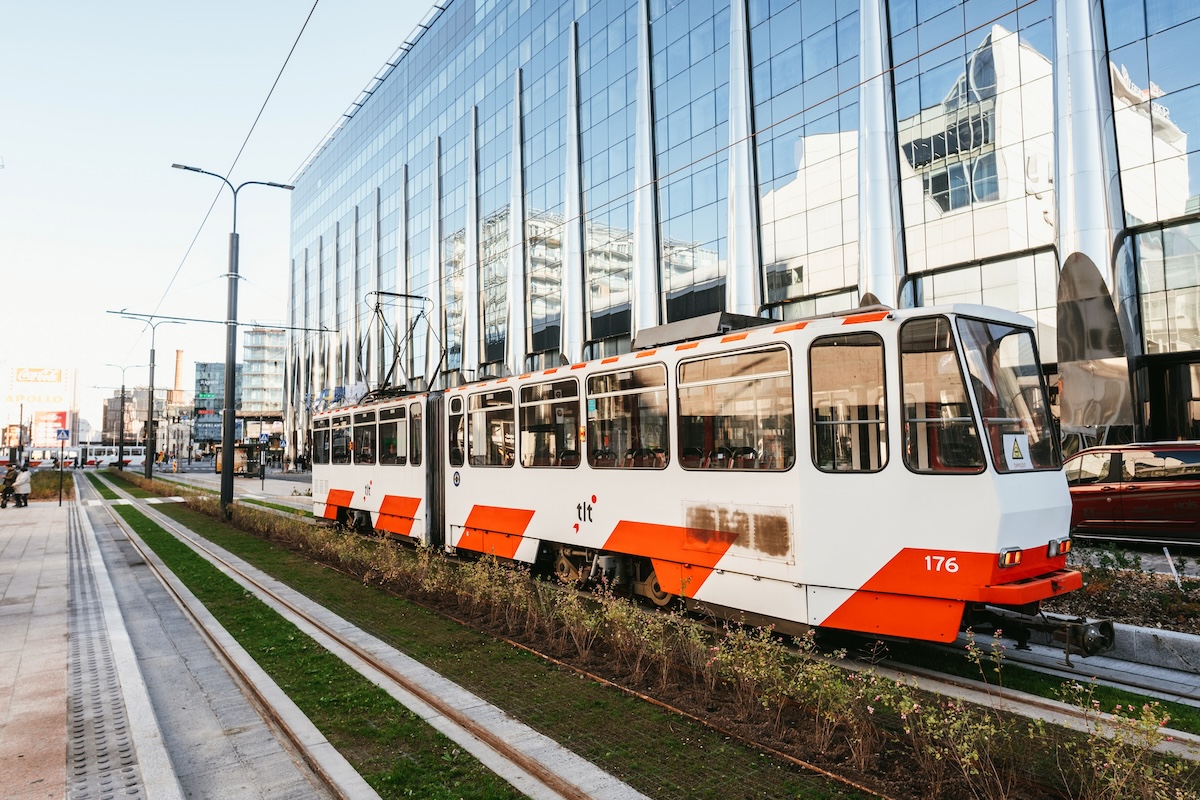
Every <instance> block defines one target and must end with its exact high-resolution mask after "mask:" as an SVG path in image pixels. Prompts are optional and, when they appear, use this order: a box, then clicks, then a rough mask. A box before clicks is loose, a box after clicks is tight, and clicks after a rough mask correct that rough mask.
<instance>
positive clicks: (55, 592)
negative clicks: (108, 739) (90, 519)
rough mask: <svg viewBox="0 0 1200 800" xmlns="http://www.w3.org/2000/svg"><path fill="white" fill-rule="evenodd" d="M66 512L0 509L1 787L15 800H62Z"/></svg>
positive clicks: (42, 507)
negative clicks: (33, 799) (45, 799)
mask: <svg viewBox="0 0 1200 800" xmlns="http://www.w3.org/2000/svg"><path fill="white" fill-rule="evenodd" d="M67 510H68V506H66V505H63V506H62V507H61V508H60V507H59V506H58V504H57V503H54V504H50V503H30V504H29V506H28V507H26V508H14V507H13V506H12V505H11V504H10V505H9V507H8V508H5V509H0V775H2V776H3V778H2V779H0V780H2V790H3V792H4V796H5V797H8V798H13V800H26V798H29V799H30V800H32V798H43V797H45V798H51V797H53V798H61V797H64V796H65V795H66V789H67V770H66V764H65V753H66V751H67V670H66V666H67V599H68V585H67V575H68V555H67Z"/></svg>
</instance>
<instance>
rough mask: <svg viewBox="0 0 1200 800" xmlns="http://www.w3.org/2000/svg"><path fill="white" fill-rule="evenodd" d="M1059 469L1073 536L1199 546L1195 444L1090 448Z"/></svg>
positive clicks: (1198, 450) (1199, 458) (1199, 461)
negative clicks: (1067, 491)
mask: <svg viewBox="0 0 1200 800" xmlns="http://www.w3.org/2000/svg"><path fill="white" fill-rule="evenodd" d="M1064 469H1065V471H1066V474H1067V485H1068V486H1069V487H1070V490H1071V502H1072V511H1071V531H1072V533H1074V534H1075V535H1076V536H1082V537H1091V538H1099V539H1112V540H1119V541H1152V542H1163V543H1166V544H1197V545H1200V442H1151V443H1142V444H1121V445H1105V446H1101V447H1091V448H1088V449H1086V450H1082V451H1080V452H1078V453H1076V454H1075V455H1073V456H1072V457H1071V458H1070V459H1068V460H1067V463H1066V465H1065V467H1064Z"/></svg>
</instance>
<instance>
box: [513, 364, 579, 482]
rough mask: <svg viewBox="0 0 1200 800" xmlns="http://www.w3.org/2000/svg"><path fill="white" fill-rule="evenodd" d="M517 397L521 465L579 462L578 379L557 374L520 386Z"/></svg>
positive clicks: (572, 464) (557, 465)
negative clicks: (542, 380)
mask: <svg viewBox="0 0 1200 800" xmlns="http://www.w3.org/2000/svg"><path fill="white" fill-rule="evenodd" d="M520 398H521V402H520V414H519V418H520V420H521V426H520V433H519V440H518V443H517V451H518V452H519V453H520V461H521V466H523V467H536V468H539V469H541V468H545V467H560V468H563V467H565V468H567V469H571V468H574V467H577V466H579V461H580V458H579V444H580V443H579V422H580V406H579V381H577V380H576V379H575V378H560V379H558V380H554V381H544V382H541V383H533V384H527V385H525V386H522V387H521V391H520ZM560 442H561V443H562V445H563V446H559V445H560Z"/></svg>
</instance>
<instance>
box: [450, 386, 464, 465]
mask: <svg viewBox="0 0 1200 800" xmlns="http://www.w3.org/2000/svg"><path fill="white" fill-rule="evenodd" d="M464 405H465V402H464V401H463V397H462V395H455V396H454V397H451V398H450V403H449V407H450V415H449V425H447V426H446V435H447V437H448V438H449V448H448V449H447V453H448V455H449V458H450V466H452V467H461V466H463V465H464V464H466V461H467V415H466V413H465V411H464V410H463V407H464Z"/></svg>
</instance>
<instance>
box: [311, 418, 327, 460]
mask: <svg viewBox="0 0 1200 800" xmlns="http://www.w3.org/2000/svg"><path fill="white" fill-rule="evenodd" d="M329 455H330V448H329V420H328V419H318V420H315V421H314V422H313V447H312V459H313V463H314V464H328V463H329Z"/></svg>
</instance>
